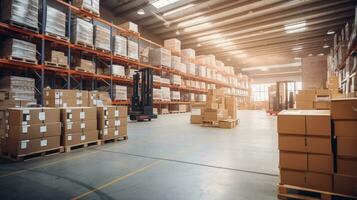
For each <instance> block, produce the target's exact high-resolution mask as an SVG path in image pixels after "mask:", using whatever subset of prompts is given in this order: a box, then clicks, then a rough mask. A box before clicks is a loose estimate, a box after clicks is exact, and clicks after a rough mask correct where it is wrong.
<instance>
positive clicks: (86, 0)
mask: <svg viewBox="0 0 357 200" xmlns="http://www.w3.org/2000/svg"><path fill="white" fill-rule="evenodd" d="M99 1H100V0H74V1H73V5H74V6H77V7H78V8H80V9H82V10H85V11H88V12H90V13H93V14H95V15H97V16H99Z"/></svg>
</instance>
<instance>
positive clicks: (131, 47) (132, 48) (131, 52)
mask: <svg viewBox="0 0 357 200" xmlns="http://www.w3.org/2000/svg"><path fill="white" fill-rule="evenodd" d="M128 57H129V58H132V59H135V60H138V59H139V46H138V43H137V42H136V41H134V40H131V39H128Z"/></svg>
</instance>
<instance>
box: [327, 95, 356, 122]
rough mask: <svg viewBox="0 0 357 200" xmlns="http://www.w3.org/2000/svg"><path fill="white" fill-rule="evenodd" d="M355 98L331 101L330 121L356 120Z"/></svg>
mask: <svg viewBox="0 0 357 200" xmlns="http://www.w3.org/2000/svg"><path fill="white" fill-rule="evenodd" d="M356 109H357V98H346V99H332V100H331V118H332V119H334V120H335V119H352V120H355V119H357V112H356Z"/></svg>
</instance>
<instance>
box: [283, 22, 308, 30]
mask: <svg viewBox="0 0 357 200" xmlns="http://www.w3.org/2000/svg"><path fill="white" fill-rule="evenodd" d="M284 30H285V32H286V33H298V32H302V31H305V30H306V21H301V22H297V23H291V24H287V25H284Z"/></svg>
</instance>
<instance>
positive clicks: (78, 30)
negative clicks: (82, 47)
mask: <svg viewBox="0 0 357 200" xmlns="http://www.w3.org/2000/svg"><path fill="white" fill-rule="evenodd" d="M72 40H73V42H75V43H83V44H88V45H91V46H93V24H91V23H90V22H87V21H85V20H83V19H80V18H75V19H73V22H72Z"/></svg>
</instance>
